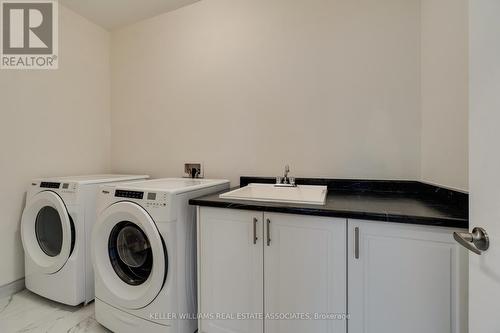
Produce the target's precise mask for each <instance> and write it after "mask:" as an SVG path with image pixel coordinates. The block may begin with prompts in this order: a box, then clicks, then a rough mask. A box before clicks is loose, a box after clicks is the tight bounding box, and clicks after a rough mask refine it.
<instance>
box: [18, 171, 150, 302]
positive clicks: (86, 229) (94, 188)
mask: <svg viewBox="0 0 500 333" xmlns="http://www.w3.org/2000/svg"><path fill="white" fill-rule="evenodd" d="M147 178H149V177H148V176H133V175H89V176H75V177H60V178H50V179H35V180H33V181H32V183H31V186H30V187H29V189H28V192H27V195H26V206H25V208H24V211H23V214H22V219H21V239H22V244H23V248H24V254H25V282H26V288H27V289H29V290H31V291H33V292H34V293H37V294H39V295H41V296H44V297H46V298H49V299H52V300H54V301H58V302H61V303H64V304H68V305H78V304H81V303H88V302H90V301H91V300H93V299H94V279H93V269H92V265H91V258H90V238H91V235H92V232H91V231H92V227H93V225H94V223H95V221H96V218H97V212H96V198H97V192H98V189H99V186H98V185H99V184H103V183H118V182H131V181H133V180H137V181H139V180H144V179H147Z"/></svg>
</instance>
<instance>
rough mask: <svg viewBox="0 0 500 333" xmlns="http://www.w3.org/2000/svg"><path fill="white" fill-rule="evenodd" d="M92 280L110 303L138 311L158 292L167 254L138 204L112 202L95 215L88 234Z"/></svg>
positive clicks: (151, 221) (146, 215) (161, 285)
mask: <svg viewBox="0 0 500 333" xmlns="http://www.w3.org/2000/svg"><path fill="white" fill-rule="evenodd" d="M92 259H93V262H94V270H95V274H96V277H98V279H99V280H100V281H101V282H102V284H103V286H104V288H105V289H106V295H99V297H107V298H110V299H109V300H105V301H108V302H111V304H115V305H118V306H122V307H125V308H128V309H140V308H143V307H145V306H147V305H148V304H150V303H151V302H152V301H153V300H154V299H155V298H156V296H157V295H158V294H159V293H160V291H161V289H162V287H163V282H164V281H165V277H166V274H167V253H166V249H165V248H164V245H163V241H162V238H161V236H160V233H159V232H158V229H157V227H156V224H155V222H154V221H153V219H152V218H151V216H150V215H149V214H148V213H147V212H146V211H145V210H144V209H143V208H142V207H141V206H139V205H137V204H135V203H133V202H128V201H123V202H118V203H115V204H113V205H111V206H109V207H108V208H107V209H106V210H104V211H103V212H102V213H101V215H100V216H99V218H98V220H97V222H96V224H95V226H94V230H93V235H92Z"/></svg>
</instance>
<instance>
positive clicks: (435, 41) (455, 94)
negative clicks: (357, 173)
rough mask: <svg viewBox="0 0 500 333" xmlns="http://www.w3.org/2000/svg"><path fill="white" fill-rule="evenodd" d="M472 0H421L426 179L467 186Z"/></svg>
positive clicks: (424, 167) (448, 184)
mask: <svg viewBox="0 0 500 333" xmlns="http://www.w3.org/2000/svg"><path fill="white" fill-rule="evenodd" d="M467 8H468V0H422V49H421V52H422V81H421V91H422V160H421V163H422V171H421V173H422V174H421V177H422V180H424V181H426V182H430V183H437V184H440V185H445V186H448V187H452V188H457V189H462V190H467V189H468V176H467V173H468V170H467V166H468V144H467V141H468V130H467V127H468V10H467Z"/></svg>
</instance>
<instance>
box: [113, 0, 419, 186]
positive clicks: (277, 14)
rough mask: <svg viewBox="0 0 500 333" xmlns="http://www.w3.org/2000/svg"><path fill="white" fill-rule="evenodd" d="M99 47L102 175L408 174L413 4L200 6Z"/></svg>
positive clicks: (224, 0)
mask: <svg viewBox="0 0 500 333" xmlns="http://www.w3.org/2000/svg"><path fill="white" fill-rule="evenodd" d="M111 50H112V58H111V59H112V60H111V63H112V132H113V137H112V166H113V169H114V171H122V172H147V173H150V174H152V175H153V176H156V177H159V176H169V175H181V172H182V166H183V163H184V162H185V161H203V162H204V163H205V169H206V176H207V177H227V178H229V179H231V180H232V181H233V184H237V179H238V176H240V175H248V174H257V175H278V174H280V173H281V172H282V169H283V166H284V164H285V163H289V164H290V165H291V168H292V173H293V174H294V175H296V176H312V177H315V176H317V177H319V176H324V177H340V178H342V177H353V178H400V179H418V178H419V177H420V130H421V129H420V119H421V117H420V1H419V0H359V1H352V0H332V1H324V0H308V1H290V0H272V1H269V0H205V1H201V2H198V3H196V4H194V5H191V6H188V7H185V8H182V9H180V10H177V11H175V12H171V13H167V14H164V15H161V16H158V17H156V18H153V19H149V20H146V21H142V22H140V23H138V24H135V25H133V26H130V27H127V28H124V29H121V30H119V31H117V32H114V33H113V34H112V47H111Z"/></svg>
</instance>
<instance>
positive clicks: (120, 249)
mask: <svg viewBox="0 0 500 333" xmlns="http://www.w3.org/2000/svg"><path fill="white" fill-rule="evenodd" d="M108 251H109V258H110V260H111V265H112V266H113V269H114V271H115V272H116V274H117V275H118V276H119V277H120V279H121V280H122V281H124V282H125V283H127V284H129V285H132V286H138V285H141V284H143V283H144V282H145V281H146V280H147V279H148V277H149V276H150V275H151V271H152V270H153V251H152V249H151V244H150V242H149V239H148V237H147V236H146V234H145V233H144V232H143V231H142V230H141V228H140V227H139V226H137V225H136V224H134V223H132V222H129V221H123V222H120V223H118V224H117V225H116V226H115V227H114V228H113V230H112V231H111V234H110V236H109V242H108Z"/></svg>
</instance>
